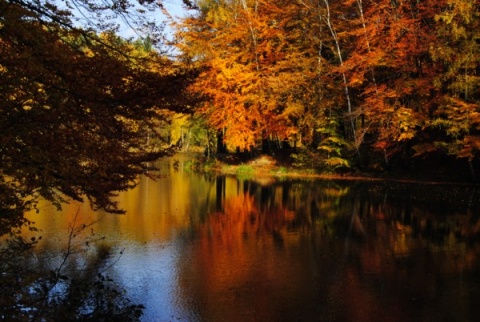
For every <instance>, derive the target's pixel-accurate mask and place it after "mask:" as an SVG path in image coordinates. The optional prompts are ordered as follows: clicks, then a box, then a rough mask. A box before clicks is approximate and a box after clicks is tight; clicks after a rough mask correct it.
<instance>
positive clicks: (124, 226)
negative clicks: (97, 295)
mask: <svg viewBox="0 0 480 322" xmlns="http://www.w3.org/2000/svg"><path fill="white" fill-rule="evenodd" d="M189 164H190V157H189V156H185V155H177V156H174V157H172V158H167V159H164V160H162V161H160V162H159V164H158V165H159V168H160V174H161V176H160V177H159V178H158V179H156V180H155V181H153V180H151V179H148V178H142V179H140V181H139V185H138V186H137V188H135V189H133V190H131V191H127V192H122V193H120V194H119V196H118V198H117V199H118V202H119V205H120V207H121V208H123V209H125V210H126V214H125V215H112V214H103V213H99V212H92V211H91V210H90V209H89V207H88V205H82V204H79V203H75V202H72V203H70V204H68V205H66V206H65V207H64V208H63V209H62V211H57V210H56V209H55V208H54V207H53V206H50V205H48V204H47V203H42V204H41V206H40V213H39V214H35V215H31V218H32V219H33V220H34V221H35V226H36V227H37V228H39V229H40V234H41V235H42V241H41V243H39V245H38V247H37V248H38V249H37V251H38V252H39V253H40V252H43V253H52V254H54V253H55V252H61V251H62V249H64V248H65V247H66V243H67V240H68V238H67V237H68V231H69V227H70V226H72V225H76V226H81V225H83V224H85V225H87V226H88V225H89V224H91V223H92V222H94V223H93V224H91V225H90V226H88V228H87V229H85V232H84V233H85V234H87V235H88V236H90V237H89V238H92V236H95V238H97V237H98V238H97V239H99V240H98V241H97V242H96V243H95V245H97V246H90V245H89V247H90V248H89V251H88V252H87V255H85V256H84V258H83V260H87V261H88V260H89V258H90V257H91V253H92V252H94V251H95V249H97V251H98V247H100V246H98V245H99V244H102V245H107V246H108V247H109V249H111V255H110V256H111V262H112V265H110V266H108V267H107V268H106V270H107V273H108V274H109V276H111V277H112V278H113V280H114V281H115V282H116V283H118V285H120V286H121V288H123V289H124V290H125V291H126V295H127V296H128V297H129V298H130V299H131V300H132V301H133V302H134V303H141V304H143V305H144V306H145V310H144V314H143V316H142V321H356V322H359V321H369V322H373V321H475V320H476V318H477V317H478V316H479V315H480V306H479V305H478V303H479V299H480V261H479V254H480V243H479V240H478V237H479V236H480V235H479V234H480V220H479V219H480V212H479V210H480V202H479V201H480V198H479V194H480V191H479V187H475V186H468V185H465V186H459V185H440V184H419V183H401V182H386V181H358V180H357V181H348V180H336V181H332V180H318V179H300V178H284V179H278V178H277V179H255V178H253V179H250V180H246V179H238V178H236V177H235V176H217V175H214V174H204V173H197V172H195V171H192V170H191V169H190V167H189ZM75 218H76V219H75ZM74 220H75V222H74ZM78 238H85V237H78ZM95 238H93V239H95ZM92 244H93V243H92ZM96 247H97V248H96ZM88 254H90V255H88ZM53 258H55V257H54V256H52V265H54V264H53V263H54V262H55V260H54V259H53ZM57 260H58V259H57Z"/></svg>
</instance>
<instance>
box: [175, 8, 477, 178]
mask: <svg viewBox="0 0 480 322" xmlns="http://www.w3.org/2000/svg"><path fill="white" fill-rule="evenodd" d="M187 4H190V8H191V9H193V10H195V11H194V12H195V13H194V14H192V15H191V16H190V17H189V18H187V19H185V20H184V21H183V23H182V24H180V25H176V27H177V31H178V33H177V36H178V42H179V48H180V50H181V52H182V56H181V58H182V59H183V62H184V63H185V64H187V65H188V66H192V68H196V69H198V70H200V71H201V74H200V75H199V77H198V78H197V79H196V81H195V83H194V84H193V85H192V86H191V87H190V89H191V90H192V91H194V92H196V93H199V94H201V95H204V96H205V97H206V98H207V99H206V100H205V101H204V102H203V104H201V105H199V106H198V107H197V108H196V112H197V113H200V114H201V115H203V116H204V117H205V119H206V120H207V122H208V124H209V125H210V126H212V127H214V128H215V129H218V130H220V131H222V133H223V135H224V141H225V143H226V144H227V146H228V147H229V148H230V149H231V150H235V149H240V150H249V149H255V148H258V147H262V145H261V144H262V142H263V148H264V149H265V147H266V146H267V147H270V148H271V147H272V146H274V147H275V146H276V147H285V146H288V147H295V148H297V150H296V153H297V154H296V156H297V160H299V159H302V158H303V159H304V162H305V163H307V162H306V160H305V159H314V160H315V161H316V162H317V164H318V165H320V166H321V165H323V166H324V169H339V168H348V167H351V168H357V169H368V168H371V169H375V168H376V169H380V168H381V169H389V167H390V166H391V165H392V164H394V165H401V166H402V167H408V165H409V164H411V163H412V162H413V161H412V160H414V159H422V158H423V159H429V158H430V159H437V160H438V159H442V160H448V159H450V160H457V161H459V162H457V165H464V166H467V167H468V165H469V166H470V170H471V174H472V175H474V174H475V173H474V171H475V169H474V168H475V166H478V163H477V162H476V161H478V157H479V149H480V137H479V134H480V132H479V129H480V128H479V125H480V114H479V111H480V110H479V108H480V105H479V99H480V91H479V88H480V34H479V32H478V30H480V3H478V2H477V1H470V0H424V1H416V0H411V1H410V0H403V1H401V0H394V1H392V0H377V1H365V0H287V1H263V0H225V1H217V0H201V1H196V2H195V3H193V2H189V1H187ZM265 140H268V141H269V144H268V145H266V144H265ZM272 143H273V144H272ZM454 164H455V163H451V165H454Z"/></svg>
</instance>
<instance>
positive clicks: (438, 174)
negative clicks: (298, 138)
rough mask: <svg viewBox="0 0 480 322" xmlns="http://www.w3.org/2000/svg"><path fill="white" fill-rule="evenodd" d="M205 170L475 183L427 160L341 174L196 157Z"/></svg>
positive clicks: (265, 159) (271, 160)
mask: <svg viewBox="0 0 480 322" xmlns="http://www.w3.org/2000/svg"><path fill="white" fill-rule="evenodd" d="M199 161H200V162H203V163H204V164H205V167H206V168H207V169H208V170H211V171H215V172H217V173H222V174H229V175H238V176H241V177H246V178H250V177H251V178H264V179H266V178H282V177H302V178H323V179H335V180H368V181H385V180H386V181H396V182H419V183H430V184H468V185H478V181H477V182H474V180H472V178H471V177H470V176H469V173H467V171H465V169H462V170H460V169H458V168H457V169H454V168H451V169H449V168H446V167H444V166H439V165H438V164H435V163H430V164H428V163H427V161H425V162H419V163H417V164H415V165H414V166H412V167H411V168H408V169H402V168H400V169H394V170H388V171H387V170H377V171H359V170H356V171H343V172H341V173H319V172H318V171H317V170H315V169H312V168H300V167H295V166H294V165H293V164H292V162H291V160H289V159H288V158H285V157H276V158H275V157H272V156H270V155H265V154H263V155H259V156H256V157H253V158H248V157H244V156H238V155H235V154H224V155H218V156H217V157H216V158H215V159H210V160H207V159H205V158H200V160H199Z"/></svg>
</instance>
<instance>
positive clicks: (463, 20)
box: [415, 0, 480, 175]
mask: <svg viewBox="0 0 480 322" xmlns="http://www.w3.org/2000/svg"><path fill="white" fill-rule="evenodd" d="M439 9H440V10H439V11H438V12H437V14H436V15H435V16H434V22H435V27H436V28H435V34H436V39H437V41H436V42H435V44H434V45H432V46H431V47H430V48H429V52H430V55H431V57H432V60H433V61H434V62H435V66H436V68H437V73H436V75H435V79H434V85H435V91H436V92H437V99H436V101H435V103H436V105H435V109H433V110H432V118H431V120H430V121H429V122H428V124H427V125H428V127H427V130H428V131H429V132H431V133H432V134H434V133H438V132H440V133H441V135H438V134H437V135H435V136H431V140H429V141H426V142H425V141H424V142H422V143H421V144H419V145H417V146H416V147H415V148H416V152H417V154H419V155H424V154H428V153H431V152H432V151H442V152H444V153H447V154H449V155H453V156H455V157H457V158H461V159H466V160H467V161H468V162H469V165H470V167H471V171H472V175H474V170H473V165H472V161H473V160H474V159H478V153H479V151H480V132H479V131H480V105H479V99H480V90H479V89H480V77H479V75H478V72H479V70H480V34H479V31H478V30H480V29H479V28H480V4H478V2H476V1H464V0H446V1H441V2H439Z"/></svg>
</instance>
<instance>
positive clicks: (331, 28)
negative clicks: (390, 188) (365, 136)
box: [323, 0, 362, 163]
mask: <svg viewBox="0 0 480 322" xmlns="http://www.w3.org/2000/svg"><path fill="white" fill-rule="evenodd" d="M323 3H324V4H325V9H326V16H325V17H324V18H323V20H324V21H325V23H326V25H327V27H328V29H329V31H330V34H331V36H332V38H333V41H334V43H335V50H336V51H337V56H338V61H339V64H340V67H342V66H343V64H344V63H343V57H342V50H341V48H340V40H339V39H338V35H337V32H336V31H335V28H334V26H333V24H332V20H331V17H330V3H329V0H323ZM342 81H343V89H344V92H345V99H346V101H347V112H348V118H349V120H350V126H351V131H352V136H353V141H354V144H355V149H356V152H357V156H358V160H359V162H360V163H361V162H362V161H361V156H360V149H359V148H360V143H359V142H358V137H357V130H356V126H355V118H354V117H353V115H352V100H351V98H350V90H349V87H348V82H347V76H346V75H345V73H344V72H342Z"/></svg>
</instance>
